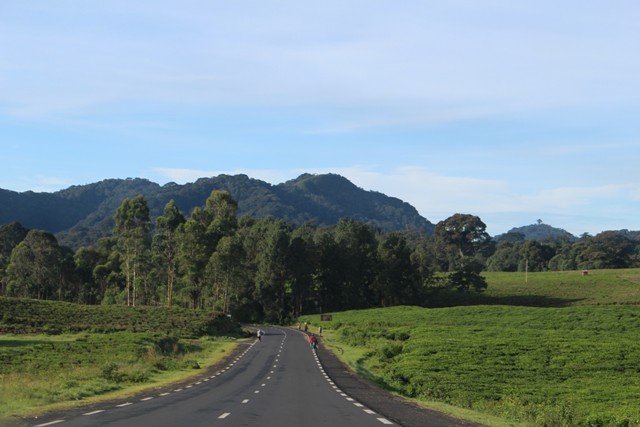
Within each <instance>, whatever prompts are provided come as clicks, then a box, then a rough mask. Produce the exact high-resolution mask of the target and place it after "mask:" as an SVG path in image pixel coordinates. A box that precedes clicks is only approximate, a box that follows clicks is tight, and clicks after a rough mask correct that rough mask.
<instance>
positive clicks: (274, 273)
mask: <svg viewBox="0 0 640 427" xmlns="http://www.w3.org/2000/svg"><path fill="white" fill-rule="evenodd" d="M265 225H266V232H265V235H264V236H263V238H262V239H261V240H260V243H259V245H260V251H259V252H258V260H257V261H258V263H257V267H258V269H257V271H256V278H255V285H256V287H255V290H254V298H255V299H256V300H257V302H258V303H259V304H260V305H261V306H262V310H263V312H264V316H265V320H267V321H269V322H277V323H283V322H284V320H285V318H286V317H287V316H288V315H289V312H290V308H289V307H287V295H286V289H287V287H286V284H287V281H288V280H289V278H290V270H289V265H288V262H289V259H288V256H289V239H290V232H291V230H290V229H289V227H288V226H287V224H286V223H285V222H284V221H273V220H269V221H267V222H266V224H265Z"/></svg>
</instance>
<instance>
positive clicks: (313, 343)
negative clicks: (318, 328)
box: [309, 334, 318, 351]
mask: <svg viewBox="0 0 640 427" xmlns="http://www.w3.org/2000/svg"><path fill="white" fill-rule="evenodd" d="M309 345H310V346H311V349H312V350H313V351H316V349H317V348H318V340H317V339H316V337H315V335H313V334H311V335H309Z"/></svg>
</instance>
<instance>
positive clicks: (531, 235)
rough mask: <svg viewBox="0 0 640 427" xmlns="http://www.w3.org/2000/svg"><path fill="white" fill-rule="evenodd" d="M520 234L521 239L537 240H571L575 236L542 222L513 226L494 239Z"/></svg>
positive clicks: (575, 238) (573, 239) (508, 237)
mask: <svg viewBox="0 0 640 427" xmlns="http://www.w3.org/2000/svg"><path fill="white" fill-rule="evenodd" d="M517 235H521V236H522V240H538V241H568V242H573V241H575V240H577V237H576V236H574V235H573V234H571V233H569V232H568V231H566V230H563V229H562V228H556V227H552V226H550V225H547V224H543V223H542V222H538V223H537V224H531V225H525V226H522V227H515V228H512V229H511V230H509V231H508V232H506V233H505V234H501V235H498V236H495V238H494V239H495V240H498V241H499V240H502V239H510V238H511V239H512V238H513V237H514V236H517Z"/></svg>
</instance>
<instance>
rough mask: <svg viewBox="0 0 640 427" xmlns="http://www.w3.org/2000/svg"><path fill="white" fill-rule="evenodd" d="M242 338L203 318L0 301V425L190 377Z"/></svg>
mask: <svg viewBox="0 0 640 427" xmlns="http://www.w3.org/2000/svg"><path fill="white" fill-rule="evenodd" d="M243 336H246V335H245V334H244V332H243V331H242V329H241V328H240V325H238V324H237V323H235V322H232V321H231V320H230V319H229V318H227V317H226V316H222V315H219V314H217V315H216V314H212V313H211V312H207V311H203V310H187V309H180V308H170V309H169V308H162V307H135V308H134V307H123V306H83V305H79V304H71V303H65V302H55V301H38V300H28V299H15V298H0V421H2V420H3V419H6V418H9V417H12V416H27V415H34V414H42V413H44V412H47V411H50V410H54V409H61V408H67V407H71V406H77V405H80V404H85V403H87V402H95V401H97V400H104V399H112V398H118V397H124V396H128V395H131V394H133V393H137V392H140V391H142V390H145V389H149V388H156V387H160V386H162V385H164V384H169V383H172V382H178V381H181V380H184V379H186V378H188V377H192V376H196V375H198V374H199V373H200V372H201V370H200V368H204V367H207V366H209V365H211V364H213V363H215V362H217V361H219V360H220V359H222V358H223V357H224V356H225V355H226V354H228V352H230V350H231V349H232V348H233V347H234V346H235V345H236V344H237V342H238V338H242V337H243Z"/></svg>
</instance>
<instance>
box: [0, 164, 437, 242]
mask: <svg viewBox="0 0 640 427" xmlns="http://www.w3.org/2000/svg"><path fill="white" fill-rule="evenodd" d="M213 190H225V191H228V192H229V193H230V194H231V195H232V196H233V197H234V199H236V200H237V201H238V215H240V216H241V215H249V216H251V217H254V218H267V217H271V218H276V219H283V220H285V221H287V222H289V223H291V224H294V225H301V224H303V223H306V222H310V223H313V224H315V225H318V226H327V225H332V224H335V223H336V222H338V220H339V219H340V218H343V217H349V218H353V219H357V220H359V221H363V222H367V223H370V224H373V225H375V226H377V227H379V228H380V229H382V230H384V231H396V230H405V229H419V230H423V231H424V232H425V233H427V234H432V233H433V230H434V228H435V226H434V224H432V223H431V222H429V221H428V220H427V219H425V218H423V217H422V216H420V214H419V213H418V211H417V210H416V209H415V208H414V207H413V206H411V205H410V204H408V203H406V202H403V201H402V200H400V199H397V198H394V197H389V196H386V195H384V194H382V193H378V192H375V191H366V190H363V189H361V188H359V187H357V186H356V185H354V184H353V183H351V182H350V181H349V180H347V179H346V178H344V177H342V176H339V175H335V174H325V175H310V174H304V175H301V176H299V177H298V178H296V179H293V180H291V181H287V182H285V183H282V184H278V185H271V184H269V183H267V182H264V181H260V180H257V179H252V178H249V177H248V176H246V175H235V176H230V175H219V176H217V177H212V178H201V179H199V180H197V181H196V182H193V183H188V184H184V185H178V184H175V183H169V184H166V185H163V186H160V185H159V184H156V183H154V182H151V181H149V180H146V179H140V178H136V179H108V180H104V181H100V182H97V183H93V184H87V185H77V186H72V187H69V188H67V189H64V190H61V191H57V192H55V193H34V192H32V191H27V192H23V193H17V192H14V191H8V190H2V189H0V224H7V223H10V222H14V221H16V222H19V223H20V224H22V225H23V226H24V227H26V228H29V229H41V230H46V231H49V232H52V233H55V234H56V236H57V237H58V240H59V242H60V244H62V245H66V246H70V247H72V248H78V247H80V246H87V245H90V244H92V243H94V242H95V241H96V240H97V239H99V238H100V237H105V236H109V235H111V230H112V229H113V226H114V222H113V216H114V214H115V211H116V209H117V207H118V206H119V205H120V203H121V202H122V200H124V199H125V198H127V197H133V196H136V195H138V194H142V195H143V196H144V197H145V198H146V200H147V203H148V204H149V209H150V211H151V216H152V221H154V222H155V218H156V217H157V216H159V215H161V214H162V210H163V208H164V206H165V205H166V204H167V202H168V201H169V200H171V199H173V200H174V201H175V202H176V204H177V205H178V207H179V208H180V210H181V211H182V212H183V213H184V214H185V215H189V214H190V213H191V211H192V210H193V208H194V207H196V206H203V205H204V202H205V200H206V199H207V197H209V195H210V194H211V192H212V191H213Z"/></svg>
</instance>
